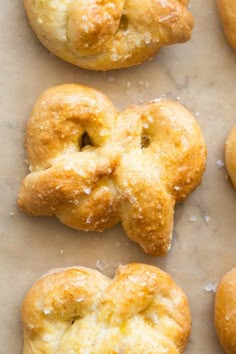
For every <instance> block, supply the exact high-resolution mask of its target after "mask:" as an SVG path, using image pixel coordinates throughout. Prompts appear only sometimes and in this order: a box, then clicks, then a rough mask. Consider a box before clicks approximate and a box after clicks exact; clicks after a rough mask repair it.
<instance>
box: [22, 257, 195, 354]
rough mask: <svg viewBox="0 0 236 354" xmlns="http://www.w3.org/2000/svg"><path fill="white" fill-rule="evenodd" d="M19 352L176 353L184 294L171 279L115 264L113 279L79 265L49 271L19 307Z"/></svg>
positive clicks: (182, 331)
mask: <svg viewBox="0 0 236 354" xmlns="http://www.w3.org/2000/svg"><path fill="white" fill-rule="evenodd" d="M22 320H23V327H24V350H23V354H36V353H44V354H55V353H57V354H59V353H60V354H68V353H73V354H83V353H88V354H91V353H96V354H118V353H124V354H144V353H149V354H162V353H169V354H180V353H183V351H184V349H185V347H186V344H187V341H188V338H189V334H190V329H191V315H190V310H189V306H188V302H187V298H186V296H185V294H184V293H183V291H182V290H181V289H180V288H179V287H178V286H177V285H176V284H175V283H174V281H173V280H172V279H171V277H170V276H169V275H168V274H167V273H165V272H163V271H161V270H160V269H158V268H156V267H153V266H149V265H144V264H129V265H125V266H120V267H119V268H118V270H117V273H116V275H115V277H114V279H113V280H111V279H110V278H107V277H106V276H104V275H102V274H101V273H99V272H97V271H95V270H92V269H88V268H83V267H72V268H67V269H59V270H54V271H51V272H50V273H48V274H46V275H45V276H44V277H43V278H41V279H40V280H39V281H38V282H36V283H35V284H34V285H33V287H32V288H31V289H30V290H29V292H28V293H27V295H26V297H25V299H24V302H23V305H22Z"/></svg>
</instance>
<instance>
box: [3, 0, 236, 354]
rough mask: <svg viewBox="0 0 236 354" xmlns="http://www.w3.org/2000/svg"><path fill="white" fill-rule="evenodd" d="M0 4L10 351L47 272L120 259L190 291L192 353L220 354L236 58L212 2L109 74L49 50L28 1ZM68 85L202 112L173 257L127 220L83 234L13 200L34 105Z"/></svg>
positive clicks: (6, 337)
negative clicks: (149, 247) (179, 34)
mask: <svg viewBox="0 0 236 354" xmlns="http://www.w3.org/2000/svg"><path fill="white" fill-rule="evenodd" d="M0 9H1V11H0V18H1V23H2V26H3V28H4V30H3V31H2V32H1V34H0V36H1V40H0V43H1V44H0V45H1V59H0V60H1V70H2V73H1V78H0V80H1V83H2V85H1V86H0V91H1V92H0V99H1V121H0V124H1V130H0V134H1V139H0V147H1V152H2V153H1V154H0V159H1V179H0V189H1V205H0V219H1V220H0V221H1V222H0V248H1V255H0V269H1V277H2V289H1V295H0V297H1V318H2V324H3V325H2V329H1V335H0V337H1V339H0V341H1V348H2V351H3V353H4V354H12V353H14V354H22V330H21V323H20V310H19V308H20V304H21V302H22V300H23V297H24V296H25V293H26V291H27V289H29V288H30V287H31V286H32V284H33V282H34V281H35V279H37V278H39V277H40V276H41V274H43V273H45V272H47V271H48V269H52V268H57V267H68V266H72V265H78V264H80V265H83V266H87V267H90V268H96V266H97V268H100V269H102V270H103V272H104V274H105V275H108V276H110V277H111V278H112V277H113V276H114V272H115V268H116V267H117V264H118V263H123V264H124V263H130V262H134V261H135V262H137V261H138V262H144V263H149V264H155V265H158V266H160V267H161V268H162V269H163V270H165V271H167V272H168V273H170V274H171V276H172V277H173V279H174V280H175V281H176V283H177V284H178V285H180V286H181V287H182V288H183V290H184V292H185V293H186V295H187V296H188V299H189V304H190V307H191V310H192V319H193V327H192V335H191V338H190V342H189V345H188V347H187V349H186V351H185V353H186V354H199V353H206V348H207V354H222V350H221V348H220V346H219V344H218V341H217V338H216V334H215V331H214V316H213V308H214V306H213V304H214V296H213V294H212V293H208V292H206V291H205V290H204V287H205V286H206V285H207V284H209V283H212V284H215V283H216V282H218V281H219V280H220V279H221V278H222V276H223V275H224V274H225V273H226V271H228V270H229V269H231V268H232V267H233V266H235V229H236V218H235V214H236V193H235V191H234V189H233V187H232V186H231V184H230V183H229V181H228V180H226V179H225V175H226V171H225V169H224V167H223V168H220V169H218V168H217V167H216V162H217V161H218V160H223V159H224V143H225V140H226V137H227V136H228V134H229V131H230V130H231V128H232V127H233V125H235V119H236V118H235V104H236V97H235V95H234V92H235V79H234V78H235V77H236V55H235V52H234V51H233V50H232V49H231V48H230V46H229V45H228V43H227V42H226V40H225V37H224V34H223V32H222V27H221V24H220V21H219V18H218V14H217V8H216V2H215V0H209V1H207V2H206V1H205V0H204V1H203V0H193V1H191V12H192V13H193V15H194V18H195V28H194V31H193V37H192V39H191V40H190V41H189V42H187V43H186V44H181V45H176V46H170V47H165V48H163V49H162V50H161V51H160V53H159V54H158V56H157V57H156V58H155V60H153V61H152V62H147V63H145V64H144V65H141V66H137V67H134V68H132V69H128V70H121V71H116V72H109V73H106V74H103V73H97V72H89V71H86V70H82V69H79V68H76V67H73V66H72V65H69V64H66V63H63V62H62V61H61V60H59V59H57V58H55V57H52V56H50V55H49V54H48V51H47V50H45V49H44V48H43V47H42V46H41V45H40V44H39V41H38V40H37V39H36V38H35V36H34V34H33V33H32V30H31V29H30V27H29V25H28V23H27V19H26V17H25V14H24V9H23V6H22V3H21V1H1V3H0ZM63 83H80V84H84V85H87V86H92V87H95V88H96V89H98V90H101V91H102V92H104V93H105V94H106V95H107V96H108V97H109V98H110V99H111V100H112V102H113V103H114V105H115V106H116V107H117V109H119V110H120V111H122V110H124V109H125V108H126V107H127V106H129V105H130V104H139V103H140V100H148V101H149V100H151V99H154V98H157V97H160V96H161V95H163V94H166V97H167V98H168V99H170V100H175V99H176V97H177V98H180V102H181V103H183V104H184V105H186V107H187V109H188V110H190V111H191V112H193V113H194V114H195V115H196V118H197V120H198V121H199V123H200V126H201V128H202V130H203V133H204V136H205V140H206V143H207V147H208V166H207V169H206V173H205V174H204V178H203V183H202V185H201V187H199V188H198V189H197V190H196V191H195V192H194V193H193V194H192V195H191V196H190V197H189V198H188V199H187V200H186V201H185V202H184V203H183V205H179V206H177V208H176V213H175V230H174V235H173V247H172V250H171V251H170V253H169V255H168V257H165V258H155V257H154V258H153V257H149V256H146V255H145V254H144V252H143V251H142V250H141V249H140V247H139V246H138V245H135V244H134V243H133V242H131V241H129V240H128V239H127V237H126V236H125V234H124V233H123V231H122V229H121V227H120V226H117V227H115V228H114V229H112V230H109V231H107V232H105V233H103V234H100V233H99V234H96V233H88V234H86V235H85V234H84V232H81V233H80V232H78V231H73V230H70V229H69V228H67V227H64V226H63V225H62V224H61V223H60V222H59V221H58V220H56V218H53V217H50V218H45V217H38V218H31V217H28V216H27V215H24V213H22V212H19V210H18V208H17V207H16V205H14V204H13V203H14V202H15V201H16V198H17V193H18V190H19V187H20V184H21V181H22V179H23V178H24V177H25V175H26V174H27V173H28V167H27V165H26V164H25V159H26V155H25V150H24V148H23V143H24V138H25V129H26V124H27V119H28V117H29V114H30V112H31V110H32V108H33V103H34V102H35V100H36V98H37V97H38V96H39V95H40V94H41V92H43V91H44V90H45V89H46V88H49V87H52V86H54V85H59V84H63ZM218 165H220V164H218ZM12 213H14V215H11V214H12ZM207 216H209V218H210V219H208V218H206V217H207ZM193 217H195V218H196V219H197V220H196V219H194V218H193ZM192 218H193V219H192ZM205 218H206V219H205ZM190 219H191V220H196V221H195V222H191V221H190ZM207 221H209V222H208V223H207ZM0 351H1V350H0Z"/></svg>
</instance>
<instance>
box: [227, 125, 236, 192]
mask: <svg viewBox="0 0 236 354" xmlns="http://www.w3.org/2000/svg"><path fill="white" fill-rule="evenodd" d="M225 163H226V167H227V171H228V173H229V176H230V178H231V181H232V183H233V185H234V187H235V188H236V126H235V127H233V129H232V130H231V132H230V134H229V136H228V138H227V140H226V143H225Z"/></svg>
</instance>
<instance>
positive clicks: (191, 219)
mask: <svg viewBox="0 0 236 354" xmlns="http://www.w3.org/2000/svg"><path fill="white" fill-rule="evenodd" d="M189 221H191V222H195V221H197V217H196V216H191V218H189Z"/></svg>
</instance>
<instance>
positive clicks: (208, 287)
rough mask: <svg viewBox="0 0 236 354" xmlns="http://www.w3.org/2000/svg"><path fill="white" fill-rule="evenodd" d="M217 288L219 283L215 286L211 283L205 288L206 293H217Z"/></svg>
mask: <svg viewBox="0 0 236 354" xmlns="http://www.w3.org/2000/svg"><path fill="white" fill-rule="evenodd" d="M217 286H218V284H217V283H215V284H211V283H209V284H207V285H206V286H205V287H204V290H205V291H206V292H208V293H210V292H213V293H215V292H216V289H217Z"/></svg>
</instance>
